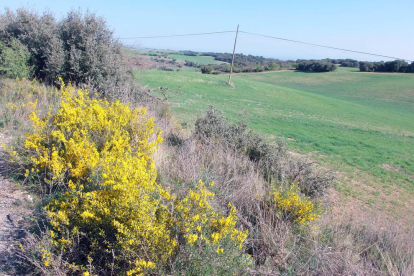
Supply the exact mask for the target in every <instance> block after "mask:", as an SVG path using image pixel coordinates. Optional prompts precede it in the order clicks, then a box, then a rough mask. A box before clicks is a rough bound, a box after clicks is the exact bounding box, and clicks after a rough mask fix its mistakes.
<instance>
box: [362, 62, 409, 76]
mask: <svg viewBox="0 0 414 276" xmlns="http://www.w3.org/2000/svg"><path fill="white" fill-rule="evenodd" d="M359 70H360V71H361V72H399V73H414V62H412V63H411V64H409V63H408V62H406V61H404V60H394V61H386V62H384V61H381V62H368V61H364V62H360V63H359Z"/></svg>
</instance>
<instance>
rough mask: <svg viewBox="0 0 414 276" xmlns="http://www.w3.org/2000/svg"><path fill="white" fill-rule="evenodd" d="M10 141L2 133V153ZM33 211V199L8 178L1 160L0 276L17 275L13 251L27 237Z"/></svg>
mask: <svg viewBox="0 0 414 276" xmlns="http://www.w3.org/2000/svg"><path fill="white" fill-rule="evenodd" d="M10 140H11V138H10V137H7V136H5V135H4V134H1V133H0V151H3V150H4V149H3V146H1V144H2V143H7V142H9V141H10ZM0 153H1V152H0ZM1 156H2V155H1V154H0V158H2V157H1ZM32 210H33V204H32V197H31V196H30V195H29V194H28V193H27V192H26V191H24V189H23V188H22V187H18V186H17V185H16V183H14V182H13V181H11V180H10V179H8V178H7V175H5V174H4V160H0V276H5V275H17V274H16V273H15V271H16V269H15V267H14V264H15V261H14V257H13V255H14V254H13V253H14V252H13V251H14V248H15V246H18V244H19V240H20V239H21V238H23V237H25V235H26V234H25V233H26V232H25V230H24V225H27V224H28V221H29V219H30V215H31V214H32Z"/></svg>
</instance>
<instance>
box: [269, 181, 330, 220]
mask: <svg viewBox="0 0 414 276" xmlns="http://www.w3.org/2000/svg"><path fill="white" fill-rule="evenodd" d="M271 196H272V201H274V204H275V205H276V207H277V208H278V210H280V211H282V212H283V213H284V214H285V215H287V216H288V217H289V218H291V219H293V220H294V222H296V223H299V224H302V225H307V224H308V223H309V222H310V221H313V220H317V219H319V218H320V217H321V213H322V210H321V206H320V202H319V201H318V202H316V203H313V202H312V201H311V200H310V198H309V197H306V196H303V195H301V194H300V190H299V188H298V187H297V186H296V185H295V184H294V183H293V184H292V185H291V186H290V187H289V189H288V190H287V191H284V190H282V189H280V188H279V189H274V191H273V192H271Z"/></svg>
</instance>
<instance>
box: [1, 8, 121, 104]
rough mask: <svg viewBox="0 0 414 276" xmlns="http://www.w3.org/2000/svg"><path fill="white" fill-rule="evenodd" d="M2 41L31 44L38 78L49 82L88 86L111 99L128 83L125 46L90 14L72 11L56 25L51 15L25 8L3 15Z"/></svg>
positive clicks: (32, 63)
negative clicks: (60, 79) (123, 50)
mask: <svg viewBox="0 0 414 276" xmlns="http://www.w3.org/2000/svg"><path fill="white" fill-rule="evenodd" d="M0 21H1V22H2V25H1V29H0V40H1V41H3V42H4V43H10V42H11V41H13V40H17V41H19V42H20V43H21V44H22V45H25V46H26V47H27V49H28V51H29V52H30V54H31V58H30V60H29V64H30V65H31V66H33V69H34V76H35V77H36V78H38V79H41V80H43V81H45V82H48V83H56V82H57V80H58V77H61V78H62V79H63V80H64V81H66V82H69V81H70V82H72V83H73V84H76V85H80V84H88V85H89V86H90V88H93V89H94V90H95V91H98V92H100V93H101V94H102V95H103V96H105V97H111V95H113V94H116V93H118V92H119V89H120V88H121V87H122V86H123V85H125V83H126V82H127V79H128V75H127V74H126V70H125V67H124V64H123V55H122V52H121V44H120V43H119V42H118V41H116V40H115V39H114V38H113V31H112V30H110V29H109V27H108V26H107V24H106V22H105V20H104V19H103V18H101V17H99V16H97V15H96V14H94V13H91V12H89V11H87V12H85V13H82V12H81V11H80V10H77V11H75V10H72V11H70V12H69V13H68V14H67V15H66V16H65V17H64V18H63V19H62V20H60V21H59V22H57V21H56V19H55V18H54V16H53V15H52V14H51V13H47V12H46V13H44V14H43V15H39V14H37V13H36V12H35V11H31V10H28V9H25V8H21V9H18V10H17V11H16V12H12V11H10V10H6V12H5V13H4V14H1V15H0Z"/></svg>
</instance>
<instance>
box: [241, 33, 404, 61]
mask: <svg viewBox="0 0 414 276" xmlns="http://www.w3.org/2000/svg"><path fill="white" fill-rule="evenodd" d="M240 33H244V34H249V35H256V36H262V37H267V38H273V39H278V40H284V41H289V42H294V43H301V44H306V45H312V46H317V47H323V48H328V49H334V50H339V51H346V52H352V53H358V54H364V55H370V56H376V57H385V58H391V59H399V60H405V61H409V62H412V61H411V60H408V59H403V58H397V57H390V56H384V55H377V54H372V53H367V52H360V51H354V50H348V49H342V48H337V47H331V46H325V45H320V44H314V43H308V42H303V41H297V40H292V39H287V38H281V37H275V36H270V35H262V34H255V33H249V32H243V31H240Z"/></svg>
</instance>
